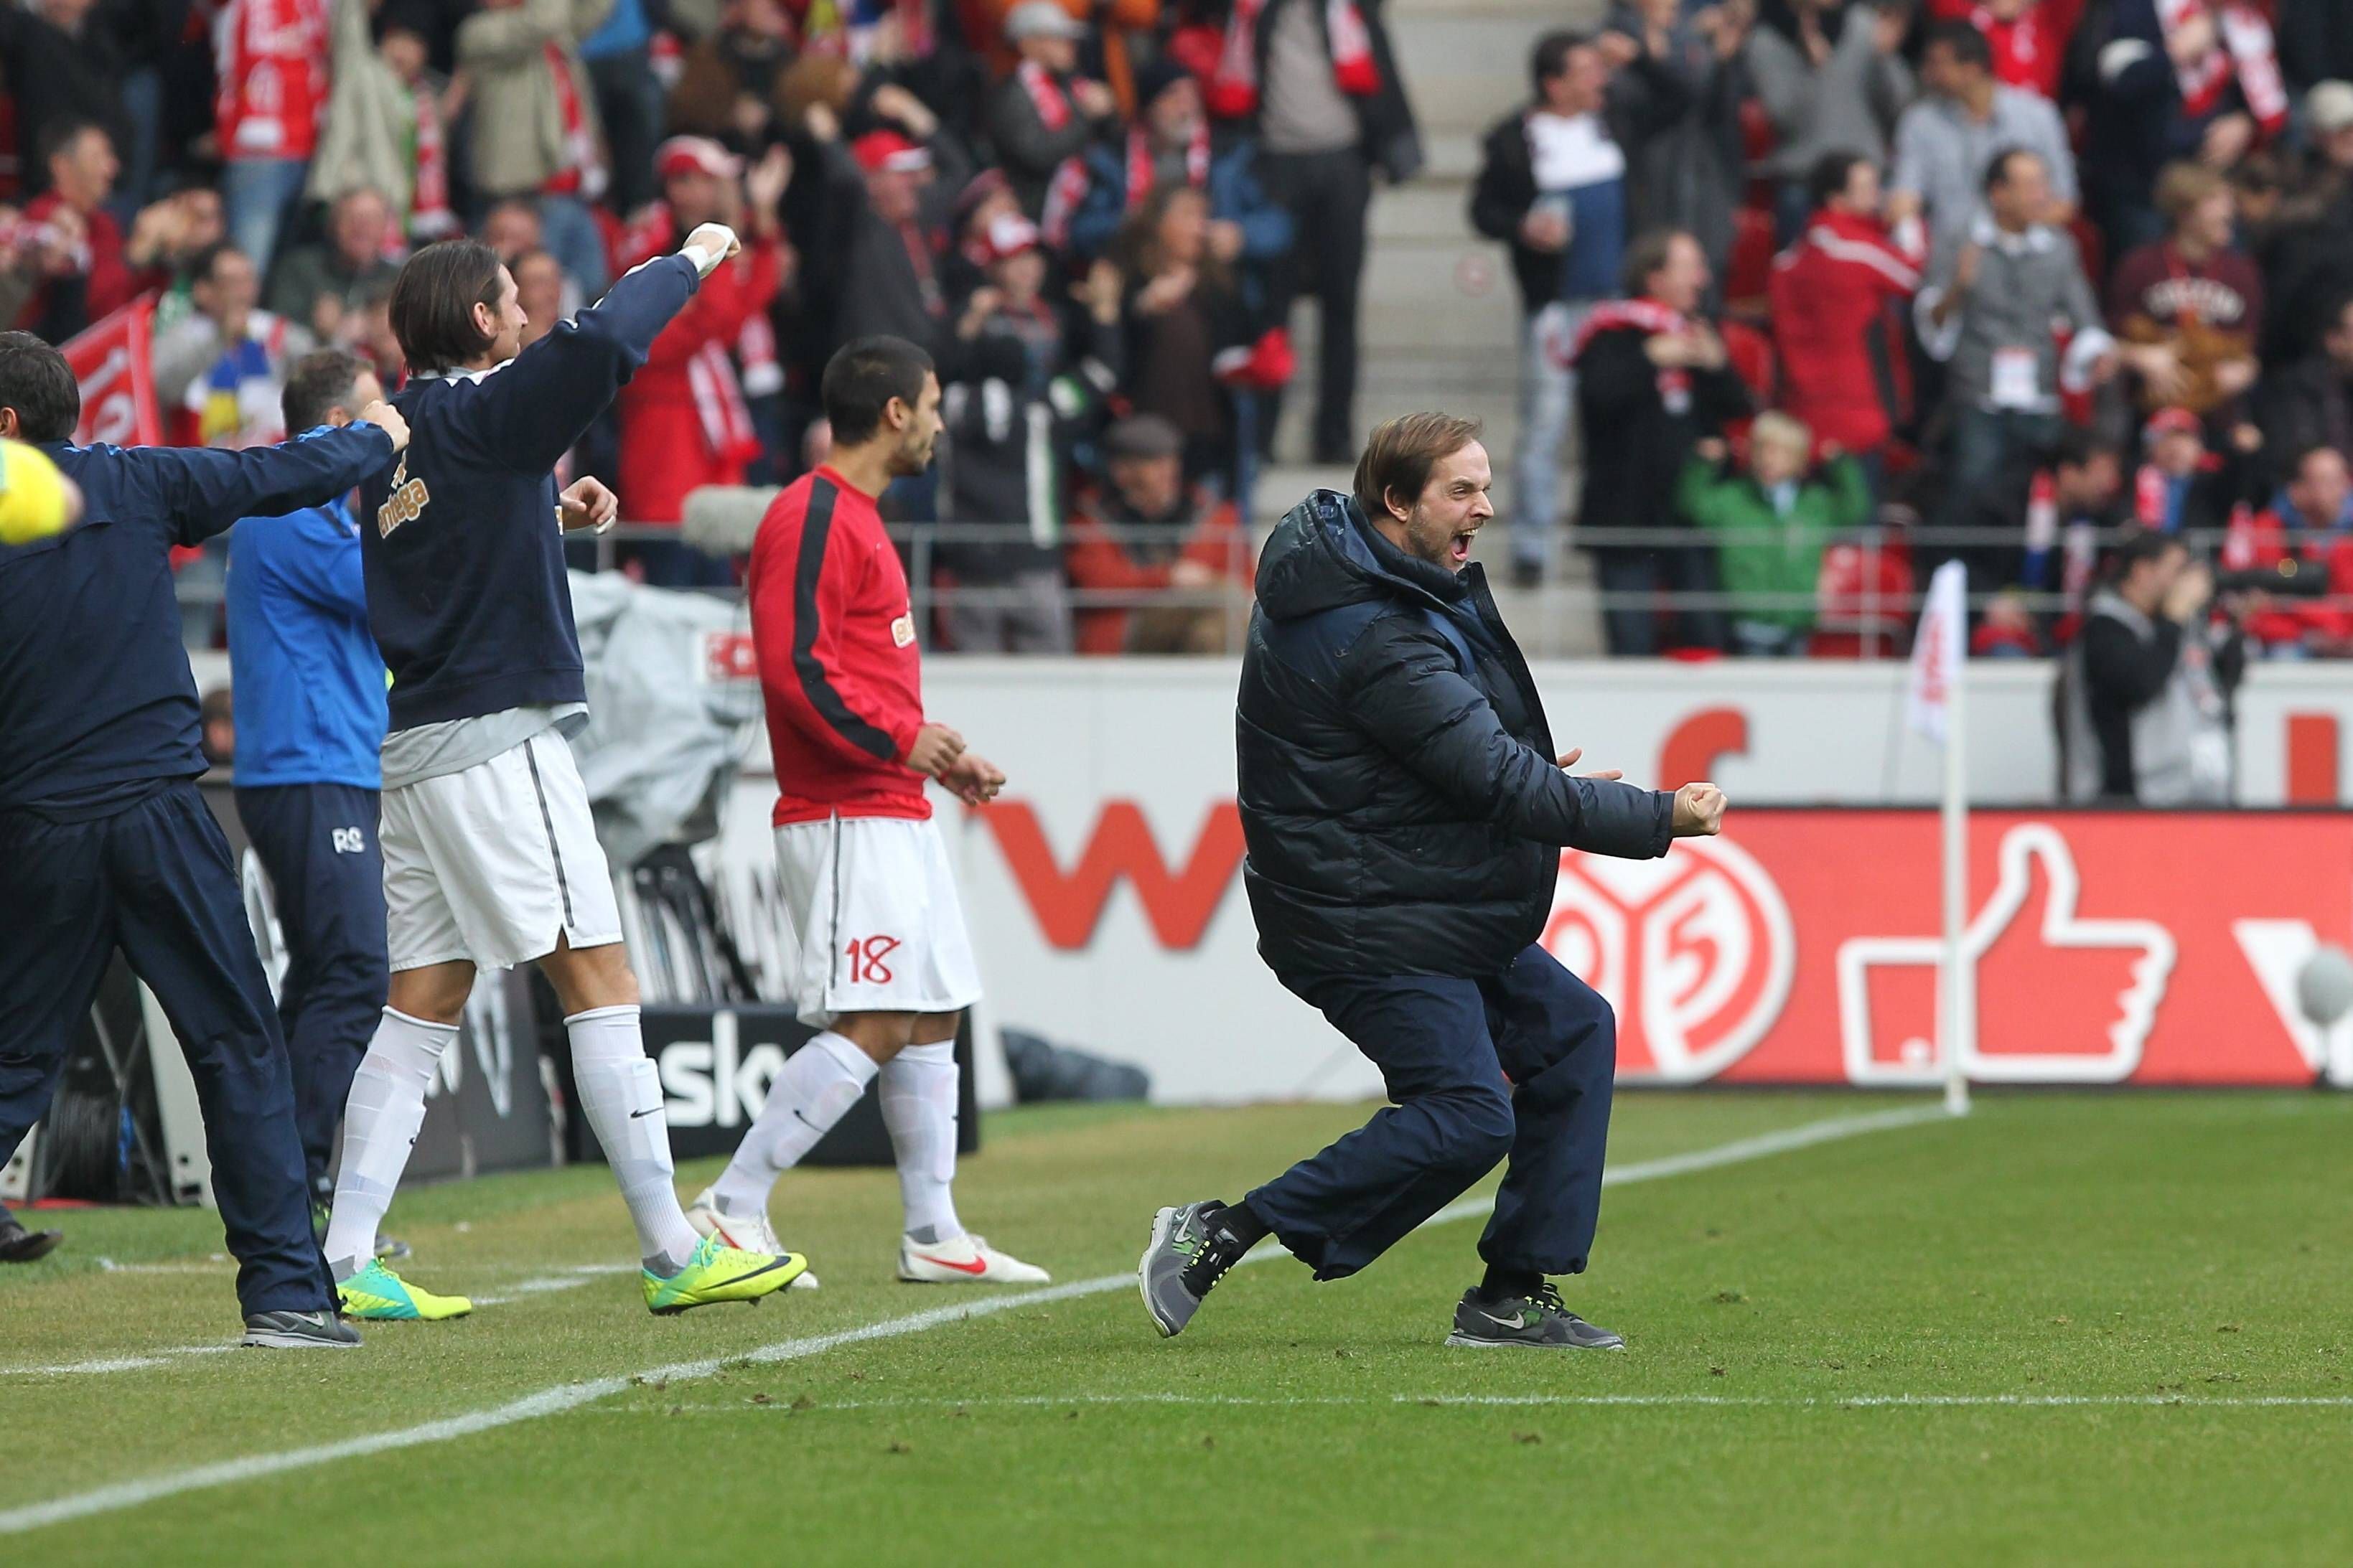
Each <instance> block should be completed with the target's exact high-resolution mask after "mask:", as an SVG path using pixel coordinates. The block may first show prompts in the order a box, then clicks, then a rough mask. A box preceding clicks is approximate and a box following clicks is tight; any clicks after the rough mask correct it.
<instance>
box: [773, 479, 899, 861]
mask: <svg viewBox="0 0 2353 1568" xmlns="http://www.w3.org/2000/svg"><path fill="white" fill-rule="evenodd" d="M744 587H745V591H746V592H747V593H748V595H750V599H751V605H752V644H753V647H754V651H755V652H756V653H757V655H758V657H759V663H760V693H761V695H762V696H763V697H764V698H765V700H766V701H767V707H768V750H769V752H770V753H771V754H772V755H773V756H774V758H775V760H776V791H777V794H776V817H775V820H776V824H777V826H783V825H784V824H786V823H787V822H811V821H816V820H818V819H821V818H823V817H827V816H835V815H839V816H898V817H913V818H915V819H918V820H920V819H922V818H923V817H927V816H931V815H932V803H931V802H930V801H929V800H927V799H925V798H924V795H923V778H922V777H921V775H919V774H917V773H912V772H910V771H909V770H908V769H907V767H906V766H905V764H904V763H903V762H902V758H904V757H905V756H906V754H907V753H908V752H909V751H911V750H912V749H913V746H914V743H915V731H916V730H917V729H919V728H921V727H922V725H923V661H922V655H921V653H920V652H919V651H918V650H917V648H916V647H915V616H914V609H913V605H912V604H911V603H910V601H909V599H908V596H907V574H906V573H905V572H904V571H903V570H902V569H901V567H900V565H899V552H897V551H896V550H893V549H892V546H891V540H890V537H889V536H888V535H887V534H885V533H884V532H883V531H882V518H881V513H879V512H877V511H876V510H874V498H873V497H872V496H870V495H866V494H863V493H861V492H860V490H858V489H856V488H854V487H853V486H851V485H850V483H849V481H848V480H846V479H843V478H842V477H841V476H840V475H839V474H837V473H835V472H834V471H833V470H832V469H831V468H818V470H817V471H816V472H815V473H812V474H808V475H806V476H804V477H803V478H801V479H797V480H795V481H794V482H793V483H792V484H791V485H790V486H788V487H787V488H786V490H785V493H784V494H782V495H780V496H778V497H777V498H776V501H775V503H774V504H773V505H771V506H770V507H769V508H768V514H767V516H765V517H764V518H762V519H761V520H760V532H759V536H758V537H757V538H756V539H754V541H753V542H752V561H751V566H750V569H749V572H748V574H747V575H746V577H745V580H744Z"/></svg>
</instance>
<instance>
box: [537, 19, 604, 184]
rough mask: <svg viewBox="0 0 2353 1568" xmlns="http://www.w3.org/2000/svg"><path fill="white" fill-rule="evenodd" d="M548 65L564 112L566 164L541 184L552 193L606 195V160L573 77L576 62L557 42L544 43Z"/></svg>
mask: <svg viewBox="0 0 2353 1568" xmlns="http://www.w3.org/2000/svg"><path fill="white" fill-rule="evenodd" d="M540 48H541V51H542V53H543V55H544V56H545V57H546V59H547V68H548V72H549V74H550V75H552V76H553V77H554V79H555V103H556V107H557V108H558V109H559V110H561V111H562V112H563V115H564V167H563V168H561V169H558V170H557V171H556V172H555V173H554V174H552V175H550V176H549V178H548V181H547V184H543V185H542V186H541V187H540V189H541V190H543V191H544V192H546V193H547V194H548V195H552V196H575V195H576V196H580V197H582V198H584V199H586V200H588V201H592V202H593V201H595V200H596V198H597V197H598V196H601V195H604V194H605V161H604V159H603V158H602V157H601V156H600V155H599V154H598V153H597V151H596V136H595V135H594V134H593V133H592V132H590V131H589V129H588V110H587V109H586V106H585V105H583V104H582V103H581V101H580V86H579V83H577V82H575V81H574V80H573V79H572V62H571V61H570V60H568V59H566V58H565V55H564V50H563V49H562V48H561V47H558V46H557V45H555V44H553V43H548V44H543V45H541V46H540Z"/></svg>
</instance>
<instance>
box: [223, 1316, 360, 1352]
mask: <svg viewBox="0 0 2353 1568" xmlns="http://www.w3.org/2000/svg"><path fill="white" fill-rule="evenodd" d="M359 1342H360V1336H359V1331H357V1330H356V1329H353V1327H352V1326H351V1325H350V1324H349V1323H346V1322H344V1321H343V1320H342V1319H340V1318H338V1317H336V1316H335V1314H334V1313H332V1312H252V1313H248V1314H247V1316H246V1320H245V1339H244V1340H243V1343H245V1344H248V1345H253V1346H256V1347H258V1348H259V1349H262V1350H275V1351H347V1350H353V1349H355V1348H357V1346H358V1345H359Z"/></svg>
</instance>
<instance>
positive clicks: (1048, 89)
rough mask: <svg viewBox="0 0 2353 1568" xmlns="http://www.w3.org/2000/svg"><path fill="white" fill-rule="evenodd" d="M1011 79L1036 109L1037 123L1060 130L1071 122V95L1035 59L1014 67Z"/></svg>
mask: <svg viewBox="0 0 2353 1568" xmlns="http://www.w3.org/2000/svg"><path fill="white" fill-rule="evenodd" d="M1013 79H1014V80H1016V81H1018V82H1019V83H1020V84H1021V90H1022V91H1023V92H1026V93H1028V94H1029V107H1030V108H1032V109H1034V110H1037V111H1038V123H1039V124H1040V125H1043V126H1044V127H1045V128H1046V129H1047V130H1049V131H1060V129H1062V127H1064V126H1065V125H1068V124H1069V123H1070V122H1071V95H1070V94H1069V93H1067V92H1065V91H1063V90H1062V84H1061V83H1060V82H1059V81H1057V80H1055V79H1054V73H1053V72H1052V71H1050V70H1048V69H1047V68H1045V67H1044V66H1041V65H1039V63H1038V62H1037V61H1036V60H1023V61H1022V62H1021V63H1020V64H1019V65H1018V66H1017V67H1015V68H1014V70H1013Z"/></svg>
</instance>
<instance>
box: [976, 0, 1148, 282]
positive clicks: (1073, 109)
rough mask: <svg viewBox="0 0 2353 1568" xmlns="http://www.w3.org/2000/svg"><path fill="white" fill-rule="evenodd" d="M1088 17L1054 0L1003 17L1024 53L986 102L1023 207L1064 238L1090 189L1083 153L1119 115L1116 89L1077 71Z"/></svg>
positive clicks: (1032, 2)
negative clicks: (1082, 18)
mask: <svg viewBox="0 0 2353 1568" xmlns="http://www.w3.org/2000/svg"><path fill="white" fill-rule="evenodd" d="M1086 36H1087V28H1086V24H1084V23H1083V22H1081V21H1079V20H1077V19H1076V18H1075V17H1073V16H1071V14H1070V13H1069V12H1068V11H1065V10H1063V9H1062V7H1061V6H1060V5H1058V4H1056V0H1022V3H1021V4H1020V5H1016V6H1014V7H1013V9H1012V11H1011V12H1010V13H1009V14H1008V15H1007V16H1006V18H1005V38H1006V41H1007V42H1008V43H1009V44H1011V45H1012V46H1013V47H1014V49H1015V50H1016V51H1017V52H1018V54H1019V55H1020V57H1021V63H1020V64H1019V65H1018V66H1016V67H1015V68H1014V69H1013V74H1012V75H1010V76H1008V77H1007V78H1006V79H1004V80H1003V81H1002V82H1000V83H998V84H997V92H996V96H995V97H994V98H992V99H991V100H990V101H989V106H988V133H989V136H990V138H991V139H992V140H993V141H994V142H996V143H997V159H998V161H999V162H1000V163H1003V164H1004V165H1005V172H1006V173H1007V174H1010V175H1011V176H1012V177H1013V189H1014V191H1015V192H1016V193H1017V194H1018V195H1019V196H1020V197H1021V205H1022V209H1023V210H1024V211H1026V212H1028V213H1029V216H1031V217H1033V218H1035V219H1037V220H1038V221H1039V224H1041V225H1042V226H1045V228H1046V230H1047V237H1048V238H1049V239H1050V241H1051V242H1052V243H1054V244H1056V245H1060V243H1061V241H1062V237H1063V232H1064V230H1065V228H1066V226H1067V225H1068V223H1069V220H1070V211H1071V208H1072V207H1074V206H1075V205H1077V203H1078V200H1079V198H1080V197H1081V196H1082V195H1085V194H1086V171H1085V168H1084V166H1083V165H1082V163H1080V161H1079V160H1080V155H1081V154H1082V153H1084V152H1085V151H1086V149H1087V143H1088V142H1092V141H1093V140H1094V139H1095V138H1096V137H1097V136H1098V135H1103V134H1107V133H1109V132H1110V131H1112V130H1113V129H1114V128H1115V127H1116V126H1117V124H1118V121H1119V100H1118V99H1116V98H1114V97H1113V96H1112V90H1111V89H1109V88H1107V87H1105V86H1104V85H1103V83H1101V82H1099V81H1091V80H1089V79H1086V78H1085V77H1082V76H1081V75H1079V74H1078V68H1079V43H1080V40H1082V39H1083V38H1084V37H1086Z"/></svg>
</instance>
